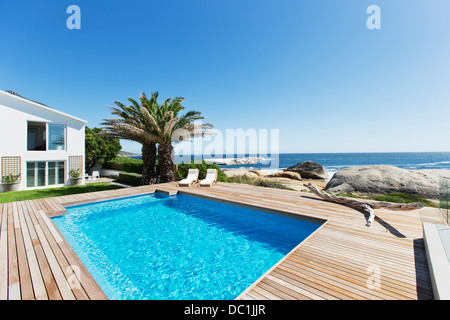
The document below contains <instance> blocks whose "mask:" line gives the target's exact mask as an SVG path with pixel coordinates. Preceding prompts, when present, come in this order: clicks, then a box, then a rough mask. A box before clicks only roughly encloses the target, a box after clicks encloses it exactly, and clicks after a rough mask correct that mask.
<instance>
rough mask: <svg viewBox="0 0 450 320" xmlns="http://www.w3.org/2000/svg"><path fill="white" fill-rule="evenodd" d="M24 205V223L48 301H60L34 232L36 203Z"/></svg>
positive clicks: (45, 258)
mask: <svg viewBox="0 0 450 320" xmlns="http://www.w3.org/2000/svg"><path fill="white" fill-rule="evenodd" d="M25 204H26V206H27V208H28V215H27V216H25V221H26V222H27V226H28V230H29V232H30V236H31V239H32V242H33V247H34V252H35V253H36V258H37V260H38V264H39V268H40V270H41V275H42V279H43V280H44V286H45V289H46V291H47V296H48V298H49V300H61V299H62V296H61V294H60V293H59V290H58V286H57V284H56V281H55V278H54V276H53V273H52V271H51V269H50V265H49V263H48V261H47V257H46V256H45V252H44V249H43V247H42V244H41V240H40V239H39V236H38V233H37V232H36V228H35V226H36V225H37V224H38V221H37V218H36V216H35V214H36V213H37V208H36V203H35V202H34V201H32V200H30V201H25Z"/></svg>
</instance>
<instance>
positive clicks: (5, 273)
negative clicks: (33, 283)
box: [0, 204, 8, 300]
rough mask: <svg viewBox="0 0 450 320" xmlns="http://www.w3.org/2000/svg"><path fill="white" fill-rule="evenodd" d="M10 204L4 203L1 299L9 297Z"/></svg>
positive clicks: (0, 233)
mask: <svg viewBox="0 0 450 320" xmlns="http://www.w3.org/2000/svg"><path fill="white" fill-rule="evenodd" d="M7 210H8V206H7V204H2V211H1V214H2V215H1V220H0V223H1V229H0V300H6V299H8V211H7Z"/></svg>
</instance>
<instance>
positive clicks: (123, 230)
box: [52, 193, 320, 300]
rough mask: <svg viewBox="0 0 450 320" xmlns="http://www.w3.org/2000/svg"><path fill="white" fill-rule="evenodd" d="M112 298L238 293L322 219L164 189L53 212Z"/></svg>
mask: <svg viewBox="0 0 450 320" xmlns="http://www.w3.org/2000/svg"><path fill="white" fill-rule="evenodd" d="M52 220H53V222H54V223H55V225H56V226H57V227H58V229H59V230H60V231H61V233H62V234H63V235H64V237H65V238H66V240H67V241H68V243H69V244H70V245H71V246H72V248H73V249H74V251H75V253H76V254H77V255H78V256H79V258H80V259H81V261H82V262H83V264H84V265H85V266H86V268H87V269H88V270H89V272H90V273H91V275H92V276H93V277H94V279H95V280H96V281H97V283H98V284H99V285H100V287H101V288H102V290H103V291H104V293H105V294H106V295H107V297H108V298H109V299H126V300H137V299H152V300H159V299H190V300H199V299H201V300H205V299H223V300H225V299H234V298H236V297H237V296H238V295H239V294H240V293H241V292H242V291H244V290H245V289H246V288H247V287H248V286H250V285H251V284H252V283H253V282H254V281H256V280H257V279H258V278H259V277H260V276H262V275H263V274H264V273H265V272H266V271H267V270H269V269H270V268H271V267H272V266H273V265H274V264H275V263H277V262H278V261H279V260H280V259H281V258H283V257H284V256H285V255H286V254H287V253H288V252H289V251H291V250H292V249H293V248H294V247H295V246H297V245H298V244H299V243H300V242H301V241H303V240H304V239H305V238H306V237H308V236H309V235H310V234H311V233H312V232H314V231H315V230H316V229H317V228H318V227H319V226H320V223H315V222H310V221H305V220H300V219H293V218H288V217H285V216H279V215H274V214H270V213H266V212H262V211H256V210H251V209H247V208H242V207H238V206H234V205H229V204H224V203H220V202H216V201H211V200H206V199H201V198H196V197H192V196H187V195H181V194H177V195H173V196H167V195H163V194H159V193H155V194H149V195H143V196H136V197H129V198H122V199H117V200H109V201H103V202H97V203H92V204H86V205H79V206H73V207H68V208H67V214H66V215H64V216H60V217H55V218H53V219H52Z"/></svg>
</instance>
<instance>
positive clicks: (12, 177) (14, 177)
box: [2, 173, 20, 183]
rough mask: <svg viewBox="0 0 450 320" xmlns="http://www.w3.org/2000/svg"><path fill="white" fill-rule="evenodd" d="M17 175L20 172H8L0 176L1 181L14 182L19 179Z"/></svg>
mask: <svg viewBox="0 0 450 320" xmlns="http://www.w3.org/2000/svg"><path fill="white" fill-rule="evenodd" d="M19 177H20V173H19V174H12V173H10V174H8V175H6V176H3V177H2V182H3V183H15V182H17V181H19Z"/></svg>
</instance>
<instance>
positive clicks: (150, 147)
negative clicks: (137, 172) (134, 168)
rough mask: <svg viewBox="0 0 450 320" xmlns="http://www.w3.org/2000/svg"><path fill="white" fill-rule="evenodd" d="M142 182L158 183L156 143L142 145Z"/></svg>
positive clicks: (144, 183) (145, 183)
mask: <svg viewBox="0 0 450 320" xmlns="http://www.w3.org/2000/svg"><path fill="white" fill-rule="evenodd" d="M142 161H143V166H142V184H143V185H147V184H155V183H156V144H155V143H152V144H143V145H142Z"/></svg>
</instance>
